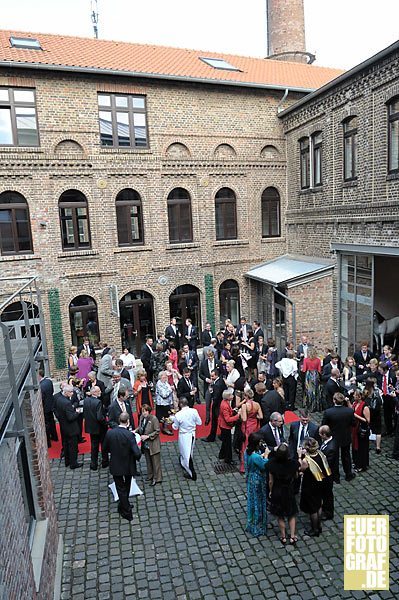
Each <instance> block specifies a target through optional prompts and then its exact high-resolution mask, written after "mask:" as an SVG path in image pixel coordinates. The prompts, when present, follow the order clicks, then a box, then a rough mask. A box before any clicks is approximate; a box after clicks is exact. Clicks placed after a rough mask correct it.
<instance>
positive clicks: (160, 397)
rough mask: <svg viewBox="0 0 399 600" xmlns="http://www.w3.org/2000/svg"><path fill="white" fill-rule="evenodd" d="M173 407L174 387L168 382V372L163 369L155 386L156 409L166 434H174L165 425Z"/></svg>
mask: <svg viewBox="0 0 399 600" xmlns="http://www.w3.org/2000/svg"><path fill="white" fill-rule="evenodd" d="M172 409H173V389H172V387H171V386H170V385H169V382H168V373H167V372H166V371H161V372H160V373H159V375H158V381H157V385H156V387H155V410H156V417H157V419H158V421H159V422H160V423H161V425H162V431H163V433H164V434H165V435H173V433H172V432H171V431H170V430H169V428H168V427H165V419H167V418H168V417H169V414H170V412H171V410H172Z"/></svg>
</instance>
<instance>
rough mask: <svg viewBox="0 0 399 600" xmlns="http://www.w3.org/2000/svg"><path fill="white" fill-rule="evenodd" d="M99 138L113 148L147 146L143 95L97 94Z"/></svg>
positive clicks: (102, 142)
mask: <svg viewBox="0 0 399 600" xmlns="http://www.w3.org/2000/svg"><path fill="white" fill-rule="evenodd" d="M98 108H99V113H98V114H99V121H100V140H101V145H102V146H110V147H113V148H148V133H147V119H146V99H145V97H144V96H130V95H129V96H122V95H119V94H118V95H115V94H99V95H98Z"/></svg>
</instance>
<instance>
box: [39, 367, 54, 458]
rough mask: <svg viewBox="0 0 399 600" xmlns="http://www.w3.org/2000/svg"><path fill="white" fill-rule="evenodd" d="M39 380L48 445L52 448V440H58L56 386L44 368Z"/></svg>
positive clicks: (40, 370)
mask: <svg viewBox="0 0 399 600" xmlns="http://www.w3.org/2000/svg"><path fill="white" fill-rule="evenodd" d="M38 380H39V386H40V393H41V396H42V403H43V413H44V424H45V427H46V437H47V447H48V448H51V440H53V441H54V442H58V435H57V429H56V427H55V420H54V412H53V409H54V386H53V382H52V381H51V379H50V378H49V377H46V376H45V375H44V371H43V369H39V372H38Z"/></svg>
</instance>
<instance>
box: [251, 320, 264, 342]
mask: <svg viewBox="0 0 399 600" xmlns="http://www.w3.org/2000/svg"><path fill="white" fill-rule="evenodd" d="M252 331H253V338H254V343H255V346H256V345H257V343H258V337H263V339H265V334H264V333H263V329H262V328H261V326H260V322H259V321H254V322H253V323H252Z"/></svg>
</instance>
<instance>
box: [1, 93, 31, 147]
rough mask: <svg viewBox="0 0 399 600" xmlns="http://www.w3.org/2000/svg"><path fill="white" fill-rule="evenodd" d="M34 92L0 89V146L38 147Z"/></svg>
mask: <svg viewBox="0 0 399 600" xmlns="http://www.w3.org/2000/svg"><path fill="white" fill-rule="evenodd" d="M35 105H36V100H35V92H34V90H28V89H22V88H0V145H1V146H38V145H39V132H38V126H37V115H36V106H35Z"/></svg>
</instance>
